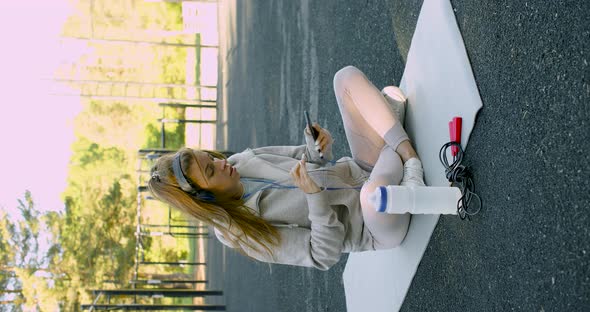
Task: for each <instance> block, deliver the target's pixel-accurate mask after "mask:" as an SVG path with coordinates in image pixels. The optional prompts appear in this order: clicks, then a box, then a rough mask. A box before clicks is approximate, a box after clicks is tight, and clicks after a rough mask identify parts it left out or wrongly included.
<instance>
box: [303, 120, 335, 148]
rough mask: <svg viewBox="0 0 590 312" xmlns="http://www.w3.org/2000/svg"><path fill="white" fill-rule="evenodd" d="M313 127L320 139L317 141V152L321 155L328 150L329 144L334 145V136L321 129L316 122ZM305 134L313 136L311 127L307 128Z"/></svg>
mask: <svg viewBox="0 0 590 312" xmlns="http://www.w3.org/2000/svg"><path fill="white" fill-rule="evenodd" d="M312 127H313V128H314V129H315V130H316V131H317V132H318V138H317V140H316V141H315V147H316V150H317V151H318V152H319V153H323V152H324V151H325V150H326V147H327V146H328V145H329V144H332V143H334V139H332V134H331V133H330V131H328V130H326V129H324V128H322V127H320V125H319V124H318V123H316V122H314V123H313V125H312ZM305 133H306V134H308V135H311V132H310V130H309V127H307V126H306V127H305Z"/></svg>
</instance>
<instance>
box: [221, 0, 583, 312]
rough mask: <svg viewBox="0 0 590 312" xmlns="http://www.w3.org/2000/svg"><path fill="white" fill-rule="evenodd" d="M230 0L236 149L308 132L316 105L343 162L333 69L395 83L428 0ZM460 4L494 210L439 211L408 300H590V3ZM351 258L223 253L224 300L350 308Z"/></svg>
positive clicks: (553, 307) (474, 164)
mask: <svg viewBox="0 0 590 312" xmlns="http://www.w3.org/2000/svg"><path fill="white" fill-rule="evenodd" d="M223 2H225V3H226V4H227V5H229V6H230V7H231V8H232V9H231V11H232V12H231V16H230V17H229V18H232V19H234V20H235V26H236V27H235V32H234V33H233V34H231V47H229V50H228V53H227V54H225V55H222V61H224V62H227V72H226V73H225V74H226V75H227V77H225V78H226V81H225V83H224V85H223V87H222V88H224V89H225V92H226V94H227V97H226V98H225V102H226V103H224V105H225V106H226V109H227V116H228V140H227V146H228V148H229V149H230V150H233V151H241V150H243V149H245V148H246V147H257V146H266V145H295V144H301V142H303V141H302V140H303V136H302V133H301V131H302V129H303V127H304V119H303V110H309V111H311V112H312V115H313V116H316V119H317V120H318V121H319V122H320V124H322V125H323V126H324V127H326V128H328V129H329V130H330V131H331V132H332V134H333V136H334V138H335V141H336V144H335V147H334V153H335V156H336V157H337V158H338V157H341V156H347V155H349V154H350V152H349V149H348V146H347V145H346V138H345V135H344V131H343V129H342V123H341V120H340V117H339V113H338V107H337V104H336V100H335V98H334V93H333V89H332V79H333V75H334V74H335V73H336V71H338V70H339V69H340V68H342V67H344V66H346V65H354V66H356V67H358V68H360V69H361V70H362V71H363V72H365V74H366V75H367V76H368V77H369V79H370V80H371V81H373V83H374V84H375V85H376V86H378V87H383V86H386V85H389V84H398V83H399V81H400V79H401V76H402V74H403V69H404V66H405V60H406V58H407V54H408V50H409V47H410V43H411V38H412V34H413V32H414V29H415V26H416V21H417V18H418V14H419V12H420V7H421V4H422V1H391V0H390V1H386V0H381V1H379V0H367V1H305V0H298V1H281V0H272V1H268V0H265V1H263V0H247V1H239V0H233V1H229V0H228V1H223ZM451 3H452V6H453V8H454V10H455V16H456V19H457V23H458V25H459V28H460V31H461V34H462V35H463V39H464V42H465V46H466V49H467V54H468V56H469V58H470V61H471V65H472V68H473V72H474V75H475V78H476V82H477V85H478V87H479V91H480V94H481V98H482V101H483V104H484V105H483V108H482V110H481V111H480V112H479V115H478V117H477V120H476V124H475V128H474V130H473V132H472V135H471V139H470V142H469V146H468V147H467V150H466V157H465V162H464V163H465V164H466V165H469V166H470V167H471V168H472V171H473V173H474V180H475V183H476V191H477V193H478V194H479V195H480V196H481V197H482V198H483V201H484V205H485V206H484V209H483V210H482V211H481V212H480V213H479V214H478V215H476V216H475V217H474V218H472V220H471V221H461V220H460V219H459V218H457V217H454V216H442V217H441V218H440V221H439V223H438V225H437V227H436V229H435V231H434V234H433V236H432V239H431V241H430V244H429V246H428V248H427V250H426V252H425V254H424V258H423V260H422V262H421V264H420V266H419V267H418V271H417V273H416V276H415V278H414V281H413V283H412V285H411V287H410V289H409V292H408V295H407V297H406V300H405V302H404V304H403V306H402V309H401V310H402V311H510V310H516V311H590V299H589V298H590V269H589V268H590V263H589V262H590V261H589V258H590V255H589V254H590V243H589V241H590V232H589V225H590V224H589V223H590V222H589V221H590V220H589V218H588V211H589V209H590V187H589V183H590V182H589V181H590V179H589V178H590V176H589V172H590V170H589V169H590V161H589V160H590V159H589V156H588V155H589V154H590V148H589V147H590V129H589V121H588V109H589V101H590V85H589V72H590V70H589V67H588V62H589V61H590V60H589V56H588V51H589V45H590V40H589V39H590V23H589V20H588V12H590V2H588V1H582V0H580V1H451ZM214 245H215V244H214ZM212 248H213V251H212V252H211V255H216V254H219V253H220V250H221V248H220V247H219V245H217V246H213V247H212ZM217 259H219V258H217ZM346 259H347V256H346V255H343V257H342V259H341V261H340V262H339V263H338V264H337V265H336V266H334V267H333V268H332V269H331V270H330V271H328V272H321V271H318V270H314V269H307V268H298V267H290V266H283V265H268V264H263V263H256V262H253V261H250V260H248V259H246V258H244V257H243V256H241V255H239V254H237V253H235V252H233V251H227V252H226V255H225V258H224V260H223V263H224V270H225V272H224V274H223V283H222V285H223V288H224V291H225V301H226V303H227V306H228V309H229V311H345V310H346V304H345V297H344V287H343V283H342V272H343V270H344V267H345V264H346Z"/></svg>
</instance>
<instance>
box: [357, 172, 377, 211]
mask: <svg viewBox="0 0 590 312" xmlns="http://www.w3.org/2000/svg"><path fill="white" fill-rule="evenodd" d="M381 185H382V184H381V183H379V182H377V181H371V180H369V181H367V182H365V184H363V187H362V188H361V194H360V199H361V207H362V208H363V210H365V209H368V210H369V211H377V210H376V209H375V207H373V204H372V203H371V202H370V201H369V195H371V194H373V192H375V190H376V189H377V188H378V187H379V186H381Z"/></svg>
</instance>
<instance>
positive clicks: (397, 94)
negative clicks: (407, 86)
mask: <svg viewBox="0 0 590 312" xmlns="http://www.w3.org/2000/svg"><path fill="white" fill-rule="evenodd" d="M381 93H382V94H383V97H385V99H386V100H387V102H388V103H389V105H390V106H391V108H392V109H393V112H394V113H395V116H396V117H397V119H398V120H399V121H400V122H401V123H402V125H403V124H404V118H406V100H407V98H406V96H405V95H404V93H403V92H402V90H401V89H400V88H398V87H394V86H387V87H385V88H383V90H381Z"/></svg>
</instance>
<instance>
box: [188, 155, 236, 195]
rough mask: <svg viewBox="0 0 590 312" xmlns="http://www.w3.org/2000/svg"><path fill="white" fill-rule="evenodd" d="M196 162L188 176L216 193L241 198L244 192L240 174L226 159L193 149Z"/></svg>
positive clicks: (205, 188) (202, 186)
mask: <svg viewBox="0 0 590 312" xmlns="http://www.w3.org/2000/svg"><path fill="white" fill-rule="evenodd" d="M192 152H193V155H194V156H195V157H194V159H195V162H194V163H193V164H192V165H191V166H190V169H189V170H188V172H186V174H187V176H188V177H189V178H190V179H191V180H192V181H194V182H195V183H196V184H197V185H198V186H199V187H201V188H202V189H204V190H207V191H210V192H213V194H215V195H218V196H219V195H220V194H223V195H222V196H228V197H230V198H240V197H241V196H242V193H243V191H244V190H243V188H242V184H241V183H240V175H239V174H238V171H237V170H236V169H235V168H234V167H232V166H231V165H230V164H229V163H228V162H227V160H226V159H217V158H214V157H213V156H211V155H209V154H207V153H205V152H203V151H199V150H192Z"/></svg>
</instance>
